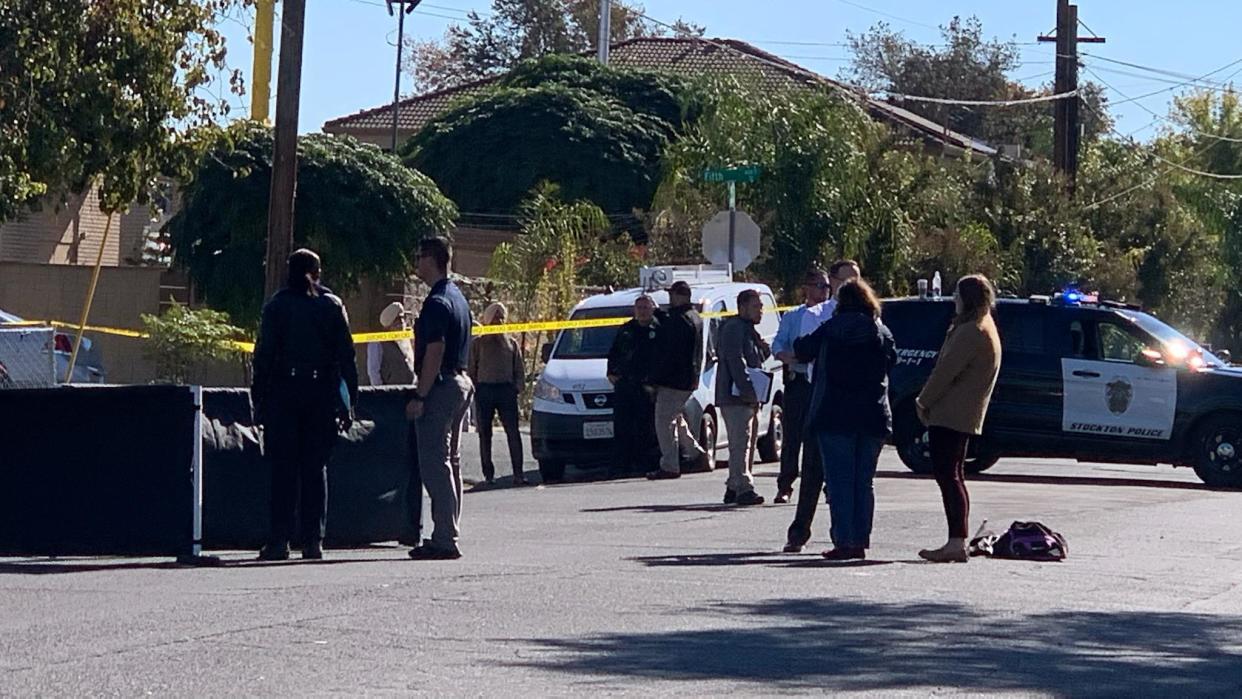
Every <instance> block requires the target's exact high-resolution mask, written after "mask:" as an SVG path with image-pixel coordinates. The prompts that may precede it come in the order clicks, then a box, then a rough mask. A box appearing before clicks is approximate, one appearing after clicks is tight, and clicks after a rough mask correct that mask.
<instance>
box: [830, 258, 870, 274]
mask: <svg viewBox="0 0 1242 699" xmlns="http://www.w3.org/2000/svg"><path fill="white" fill-rule="evenodd" d="M846 267H853V268H854V269H856V270H858V271H859V273H860V274H861V273H862V267H860V266H858V263H857V262H855V261H854V260H848V259H847V260H837V261H836V262H833V263H832V266H831V267H829V268H828V274H829V275H830V276H832V277H834V278H835V277H836V276H837V272H840V271H841V270H842V269H844V268H846Z"/></svg>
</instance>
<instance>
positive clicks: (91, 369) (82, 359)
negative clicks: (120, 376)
mask: <svg viewBox="0 0 1242 699" xmlns="http://www.w3.org/2000/svg"><path fill="white" fill-rule="evenodd" d="M21 322H24V321H23V319H22V318H21V317H19V316H16V315H13V314H12V313H8V312H6V311H4V310H2V309H0V325H4V324H8V323H21ZM73 337H74V336H73V335H70V334H68V333H63V332H60V331H57V332H56V333H55V335H54V346H53V355H54V358H55V362H56V380H57V381H59V382H61V383H103V382H104V378H105V373H104V368H103V361H102V357H101V354H102V353H101V352H100V351H99V349H98V348H97V347H96V346H95V343H94V342H91V339H90V338H89V337H85V336H84V337H83V338H82V347H81V348H79V351H78V361H77V362H76V364H75V365H74V367H73V380H72V381H69V382H66V381H65V375H66V374H67V373H68V371H69V357H70V356H71V355H72V354H73Z"/></svg>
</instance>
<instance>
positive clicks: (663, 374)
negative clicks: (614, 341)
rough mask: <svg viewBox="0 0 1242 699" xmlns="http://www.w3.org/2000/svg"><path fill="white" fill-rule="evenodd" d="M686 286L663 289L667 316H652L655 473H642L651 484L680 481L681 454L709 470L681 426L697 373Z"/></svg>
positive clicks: (698, 353)
mask: <svg viewBox="0 0 1242 699" xmlns="http://www.w3.org/2000/svg"><path fill="white" fill-rule="evenodd" d="M691 296H692V293H691V291H690V285H689V284H687V283H685V282H681V281H679V282H676V283H674V284H673V286H672V287H670V288H669V290H668V305H669V309H668V312H667V313H665V312H659V313H657V315H656V317H657V319H658V320H659V322H660V330H659V332H658V333H656V338H657V343H658V345H659V353H658V355H659V361H658V362H657V363H656V365H655V368H654V370H653V373H652V375H651V383H652V384H654V385H655V387H656V404H655V428H656V436H657V437H658V438H659V440H660V468H658V469H656V470H654V471H651V472H650V473H648V474H647V478H650V479H651V480H663V479H666V478H679V477H680V476H681V450H683V449H684V450H686V451H687V452H689V453H690V454H691V455H692V456H691V461H692V462H693V463H695V464H696V465H697V466H698V467H699V468H700V469H702V470H710V469H711V467H712V466H714V464H711V463H710V459H709V458H708V456H707V451H706V450H704V449H703V447H702V446H700V445H699V443H698V441H697V440H695V438H694V435H693V434H692V433H691V432H690V426H689V425H688V424H686V401H688V400H690V396H691V395H693V393H694V390H695V389H696V388H698V387H699V381H700V374H702V372H703V319H702V318H700V317H699V314H698V312H697V311H695V310H694V304H693V303H692V301H691Z"/></svg>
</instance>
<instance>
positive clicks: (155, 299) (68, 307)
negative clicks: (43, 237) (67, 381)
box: [0, 248, 163, 383]
mask: <svg viewBox="0 0 1242 699" xmlns="http://www.w3.org/2000/svg"><path fill="white" fill-rule="evenodd" d="M96 249H98V248H96ZM91 271H92V270H91V268H90V267H86V266H79V265H49V264H30V263H24V262H0V308H3V309H4V310H6V311H8V312H10V313H14V314H16V315H19V316H22V317H24V318H31V319H37V320H61V321H66V322H70V323H76V322H77V321H78V318H79V316H80V314H81V312H82V304H83V302H84V301H85V300H86V291H87V287H88V286H89V285H90V280H91ZM162 273H163V270H161V269H158V268H149V267H105V268H103V270H102V271H101V274H100V277H99V287H98V288H97V290H96V291H95V303H94V305H93V306H92V308H91V317H90V324H92V325H104V326H111V327H119V328H133V329H140V328H141V327H142V324H141V322H140V321H139V315H140V314H142V313H156V312H158V310H159V289H160V276H161V274H162ZM87 337H89V338H91V340H92V341H93V342H95V343H96V344H97V346H98V347H99V348H100V349H101V353H102V361H103V365H104V369H105V371H106V373H107V380H108V382H109V383H148V382H150V381H151V380H152V379H153V378H154V375H155V372H154V369H153V365H152V363H151V362H150V360H148V359H147V358H146V356H144V354H143V351H142V348H143V345H142V341H141V340H134V339H129V338H124V337H116V336H110V335H102V334H99V333H87Z"/></svg>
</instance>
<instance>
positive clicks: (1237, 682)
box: [511, 598, 1242, 696]
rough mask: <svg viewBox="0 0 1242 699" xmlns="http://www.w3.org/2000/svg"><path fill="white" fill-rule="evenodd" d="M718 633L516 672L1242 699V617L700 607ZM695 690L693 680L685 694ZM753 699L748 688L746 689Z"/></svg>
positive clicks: (816, 604) (561, 645)
mask: <svg viewBox="0 0 1242 699" xmlns="http://www.w3.org/2000/svg"><path fill="white" fill-rule="evenodd" d="M695 615H697V616H709V617H711V618H712V620H713V622H719V621H721V620H723V621H724V623H714V624H713V625H716V626H719V628H712V629H702V630H692V631H658V632H642V633H620V632H619V633H609V634H601V635H595V636H587V637H579V638H570V639H564V638H551V639H530V640H527V641H526V642H528V643H532V644H533V645H534V646H536V647H537V648H538V649H539V651H540V652H537V653H533V654H530V656H529V657H528V658H527V659H525V660H521V661H516V662H512V663H511V664H513V665H517V666H523V667H528V668H529V667H535V668H539V669H542V670H546V671H553V672H560V673H565V674H567V675H576V676H590V677H595V678H598V677H607V678H611V679H617V680H622V681H624V680H627V679H634V680H665V681H668V680H672V681H683V682H703V681H724V682H730V683H737V682H754V683H760V684H762V686H763V691H764V692H765V693H781V692H789V691H815V692H816V693H833V692H852V691H866V690H870V691H879V692H881V693H883V692H884V691H886V690H887V691H893V692H895V691H902V690H905V691H915V692H928V693H939V692H943V691H945V689H946V688H960V689H965V690H968V691H970V692H972V693H980V694H987V693H991V692H1024V691H1026V692H1029V691H1043V692H1052V693H1057V694H1068V695H1074V696H1105V695H1107V696H1177V695H1188V694H1196V695H1199V694H1212V695H1233V696H1237V695H1238V692H1239V690H1240V689H1242V669H1240V668H1242V645H1239V643H1238V639H1239V638H1242V618H1240V617H1222V616H1210V615H1205V614H1191V613H1181V612H1130V611H1121V612H1087V611H1056V612H1046V613H1036V614H1029V615H1025V616H1022V615H1011V614H1005V615H1003V616H1002V615H990V614H986V613H982V612H979V611H976V610H974V609H971V608H969V607H966V606H964V605H960V604H938V603H895V604H885V603H875V602H861V601H856V600H844V599H832V598H819V599H781V600H769V601H764V602H759V603H754V604H721V605H714V606H712V607H709V608H703V609H697V610H690V611H687V612H685V614H684V615H680V614H679V615H677V616H678V617H679V619H678V621H677V622H676V623H677V624H678V625H681V624H682V623H684V621H685V618H684V617H685V616H695ZM687 686H693V685H687ZM739 689H741V690H742V691H743V692H745V691H747V689H746V688H745V687H741V688H739Z"/></svg>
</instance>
